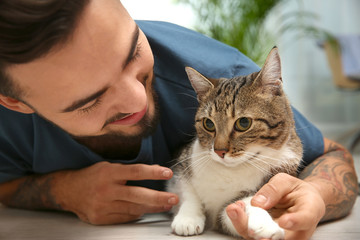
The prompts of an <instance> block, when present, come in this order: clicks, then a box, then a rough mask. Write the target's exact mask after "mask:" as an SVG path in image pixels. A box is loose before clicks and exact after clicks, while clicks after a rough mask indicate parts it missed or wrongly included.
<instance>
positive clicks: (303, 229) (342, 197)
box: [226, 138, 359, 240]
mask: <svg viewBox="0 0 360 240" xmlns="http://www.w3.org/2000/svg"><path fill="white" fill-rule="evenodd" d="M324 147H325V149H324V155H322V156H320V157H319V158H317V159H316V160H315V161H314V162H312V163H311V164H310V165H309V166H307V167H306V168H305V169H304V170H303V172H301V173H300V175H299V179H298V178H294V177H291V176H289V175H287V174H283V173H282V174H278V175H276V176H274V177H273V178H272V179H271V180H270V181H269V183H267V184H265V185H264V186H263V187H262V188H261V189H260V190H259V191H258V192H257V194H256V195H255V196H254V198H253V199H252V202H251V204H252V205H253V206H258V207H261V208H264V209H267V210H269V211H270V214H271V215H272V216H273V218H274V219H275V220H276V221H277V222H278V224H279V225H280V227H282V228H284V229H285V239H296V240H303V239H309V238H310V237H311V235H312V234H313V232H314V231H315V229H316V226H317V224H318V223H319V222H320V221H328V220H333V219H338V218H341V217H344V216H346V215H347V214H349V212H350V211H351V208H352V206H353V205H354V202H355V199H356V196H357V193H358V191H359V189H358V184H357V177H356V173H355V169H354V165H353V159H352V156H351V155H350V154H349V152H348V151H346V150H345V149H344V148H343V147H342V146H341V145H339V144H337V143H335V142H332V141H330V140H328V139H326V138H325V139H324ZM226 210H227V214H228V216H229V217H230V219H232V222H233V224H234V226H235V228H236V229H237V231H238V232H239V234H240V235H242V236H244V237H245V238H246V239H250V238H249V236H248V228H247V215H246V213H245V209H244V204H243V203H242V202H241V201H239V202H237V203H234V204H230V205H229V206H228V207H227V209H226Z"/></svg>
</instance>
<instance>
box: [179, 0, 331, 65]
mask: <svg viewBox="0 0 360 240" xmlns="http://www.w3.org/2000/svg"><path fill="white" fill-rule="evenodd" d="M175 1H176V2H177V3H181V4H188V5H190V6H191V7H192V8H193V9H194V11H195V13H196V15H197V23H196V25H195V26H194V28H195V29H196V30H197V31H199V32H201V33H203V34H205V35H208V36H210V37H212V38H215V39H217V40H219V41H221V42H223V43H226V44H228V45H230V46H233V47H235V48H237V49H239V50H240V51H241V52H242V53H244V54H245V55H247V56H248V57H250V58H251V59H252V60H253V61H254V62H256V63H257V64H259V65H262V64H263V63H264V60H265V58H266V55H267V53H268V51H269V50H270V49H271V48H272V47H273V46H274V45H276V41H277V39H279V38H280V37H281V36H283V34H284V33H285V32H290V31H295V32H297V34H296V37H297V38H298V37H313V38H316V39H327V40H329V41H330V42H332V41H333V40H334V38H333V37H332V35H331V34H329V33H328V32H326V31H324V30H322V29H319V28H317V27H314V26H313V25H312V22H313V21H314V20H315V19H316V18H317V17H316V15H315V14H313V13H311V12H306V11H303V10H296V11H292V12H288V13H285V14H282V16H277V21H276V23H275V24H273V25H274V26H275V27H274V26H273V27H272V29H269V28H267V27H266V24H265V23H266V21H267V19H268V17H269V15H270V14H271V13H273V14H274V13H277V12H280V11H276V8H277V7H281V6H283V5H284V4H286V3H287V2H289V1H295V0H175ZM298 4H299V5H301V1H298ZM309 22H310V23H309Z"/></svg>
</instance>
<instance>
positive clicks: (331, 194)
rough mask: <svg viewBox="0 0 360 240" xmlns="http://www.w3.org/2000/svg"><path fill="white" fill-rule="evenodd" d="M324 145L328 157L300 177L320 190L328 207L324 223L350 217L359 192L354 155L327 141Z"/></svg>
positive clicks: (318, 161) (317, 162)
mask: <svg viewBox="0 0 360 240" xmlns="http://www.w3.org/2000/svg"><path fill="white" fill-rule="evenodd" d="M324 145H325V151H324V155H322V156H321V157H320V158H318V159H317V160H315V161H314V162H313V163H311V164H310V165H309V166H307V167H306V168H305V169H304V171H302V172H301V174H300V176H299V178H301V179H303V180H305V181H306V182H309V183H312V184H313V186H315V187H316V188H317V189H318V191H319V192H320V194H321V195H322V198H323V200H324V202H325V205H326V212H325V215H324V217H323V218H322V221H328V220H333V219H337V218H341V217H344V216H346V215H347V214H349V212H350V210H351V208H352V207H353V205H354V203H355V200H356V196H357V193H358V191H359V189H358V182H357V177H356V173H355V169H354V163H353V159H352V156H351V154H350V153H349V152H348V151H347V150H346V149H345V148H344V147H342V146H341V145H340V144H338V143H335V142H333V141H330V140H328V139H326V138H325V139H324Z"/></svg>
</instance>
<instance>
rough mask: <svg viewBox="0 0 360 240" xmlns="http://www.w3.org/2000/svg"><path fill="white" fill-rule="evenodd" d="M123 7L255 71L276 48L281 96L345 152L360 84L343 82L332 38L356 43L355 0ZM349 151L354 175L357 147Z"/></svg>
mask: <svg viewBox="0 0 360 240" xmlns="http://www.w3.org/2000/svg"><path fill="white" fill-rule="evenodd" d="M122 3H123V4H124V6H125V7H126V8H127V10H128V11H129V13H130V15H131V16H132V17H133V18H134V19H145V20H160V21H168V22H172V23H176V24H179V25H182V26H184V27H187V28H190V29H194V30H196V31H199V32H202V33H204V34H206V35H208V36H210V37H213V38H216V39H218V40H220V41H223V42H225V43H227V44H229V45H232V46H234V47H236V48H238V49H239V50H240V51H242V52H243V53H245V54H246V55H247V56H249V57H250V58H251V59H252V60H254V61H255V62H256V63H257V64H258V65H259V66H261V65H262V64H263V62H264V59H265V57H266V55H267V54H268V52H269V51H270V50H271V48H272V47H273V46H274V45H276V46H278V47H279V51H280V55H281V60H282V71H283V81H284V86H285V91H286V93H287V95H288V97H289V98H290V101H291V103H292V105H293V106H295V107H296V108H297V109H298V110H300V111H301V112H302V113H303V114H304V115H305V116H306V117H307V118H308V119H309V120H310V121H311V122H313V123H314V124H315V125H316V126H317V127H318V128H320V130H321V131H322V132H323V134H324V135H325V136H326V137H329V138H331V139H334V140H336V141H338V142H340V143H342V144H343V145H345V146H346V147H348V148H350V147H351V144H352V143H353V141H354V139H355V138H356V136H357V135H358V134H359V135H360V79H359V78H358V79H354V78H351V79H350V78H348V77H347V76H346V75H345V73H344V72H343V67H344V66H342V64H343V63H342V61H341V51H339V49H341V47H340V48H339V46H341V45H339V44H337V43H338V42H337V41H336V39H340V38H342V37H343V36H349V35H351V36H357V38H358V39H359V38H360V24H359V23H360V1H359V0H341V1H339V0H252V1H248V0H152V1H149V0H122ZM324 43H325V46H326V47H327V48H326V51H325V49H324ZM358 43H360V41H359V42H358ZM357 49H360V46H359V48H357ZM350 53H351V51H350ZM357 57H358V58H357V59H358V60H359V59H360V56H357ZM355 58H356V56H355ZM329 61H330V62H331V64H333V67H332V68H331V67H330V64H329ZM359 64H360V62H359ZM353 152H354V156H355V158H356V162H357V170H358V173H360V168H359V165H360V142H359V143H358V144H357V145H356V146H355V148H354V149H353Z"/></svg>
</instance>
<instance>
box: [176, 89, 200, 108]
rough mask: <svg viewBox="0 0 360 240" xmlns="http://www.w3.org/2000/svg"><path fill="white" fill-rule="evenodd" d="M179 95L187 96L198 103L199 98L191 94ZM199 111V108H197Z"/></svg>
mask: <svg viewBox="0 0 360 240" xmlns="http://www.w3.org/2000/svg"><path fill="white" fill-rule="evenodd" d="M178 94H179V95H183V96H187V97H190V98H192V99H195V100H196V101H198V99H197V97H195V96H193V95H191V94H189V93H178ZM196 109H197V108H196Z"/></svg>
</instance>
